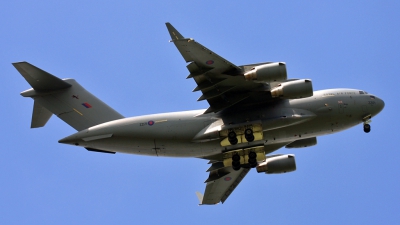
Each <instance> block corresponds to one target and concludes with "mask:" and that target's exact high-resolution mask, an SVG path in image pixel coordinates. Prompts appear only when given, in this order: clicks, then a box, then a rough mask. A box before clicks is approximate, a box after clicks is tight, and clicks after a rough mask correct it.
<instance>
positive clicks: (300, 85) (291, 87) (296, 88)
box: [271, 79, 313, 99]
mask: <svg viewBox="0 0 400 225" xmlns="http://www.w3.org/2000/svg"><path fill="white" fill-rule="evenodd" d="M271 95H272V97H273V98H287V99H295V98H306V97H311V96H313V87H312V82H311V80H308V79H301V80H293V81H288V82H284V83H281V84H279V85H278V87H275V88H273V89H272V90H271Z"/></svg>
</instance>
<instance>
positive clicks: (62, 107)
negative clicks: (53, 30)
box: [13, 62, 124, 131]
mask: <svg viewBox="0 0 400 225" xmlns="http://www.w3.org/2000/svg"><path fill="white" fill-rule="evenodd" d="M13 65H14V67H15V68H16V69H17V70H18V72H19V73H21V75H22V76H23V77H24V78H25V80H26V81H28V83H29V84H30V85H31V86H32V88H31V89H29V90H26V91H23V92H21V95H22V96H24V97H31V98H33V100H34V104H33V113H32V122H31V128H37V127H43V126H44V125H46V123H47V121H48V120H49V119H50V117H51V116H52V115H53V114H54V115H56V116H58V117H59V118H60V119H62V120H63V121H64V122H66V123H67V124H69V125H70V126H71V127H73V128H75V129H76V130H78V131H80V130H83V129H86V128H89V127H92V126H95V125H97V124H101V123H105V122H108V121H112V120H117V119H122V118H124V117H123V116H122V115H121V114H119V113H118V112H117V111H115V110H114V109H112V108H111V107H110V106H108V105H107V104H105V103H104V102H102V101H101V100H100V99H98V98H97V97H96V96H94V95H92V94H91V93H90V92H88V91H87V90H85V89H84V88H83V87H82V86H81V85H79V84H78V82H76V81H75V80H74V79H60V78H58V77H56V76H53V75H52V74H50V73H48V72H46V71H44V70H42V69H39V68H37V67H36V66H34V65H32V64H30V63H27V62H17V63H13Z"/></svg>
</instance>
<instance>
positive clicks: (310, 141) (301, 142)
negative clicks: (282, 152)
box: [286, 137, 317, 148]
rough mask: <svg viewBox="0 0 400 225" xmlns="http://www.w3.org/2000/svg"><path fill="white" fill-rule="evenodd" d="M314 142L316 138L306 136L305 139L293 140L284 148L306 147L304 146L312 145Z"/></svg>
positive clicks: (315, 142)
mask: <svg viewBox="0 0 400 225" xmlns="http://www.w3.org/2000/svg"><path fill="white" fill-rule="evenodd" d="M316 144H317V138H316V137H312V138H306V139H301V140H297V141H294V142H292V143H290V144H288V145H286V148H306V147H310V146H314V145H316Z"/></svg>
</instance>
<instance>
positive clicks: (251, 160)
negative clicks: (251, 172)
mask: <svg viewBox="0 0 400 225" xmlns="http://www.w3.org/2000/svg"><path fill="white" fill-rule="evenodd" d="M248 162H249V164H250V167H251V168H254V167H256V166H257V153H255V152H249V161H248Z"/></svg>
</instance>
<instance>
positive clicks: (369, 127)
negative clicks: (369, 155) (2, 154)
mask: <svg viewBox="0 0 400 225" xmlns="http://www.w3.org/2000/svg"><path fill="white" fill-rule="evenodd" d="M370 131H371V125H369V124H368V123H365V124H364V132H365V133H369V132H370Z"/></svg>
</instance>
